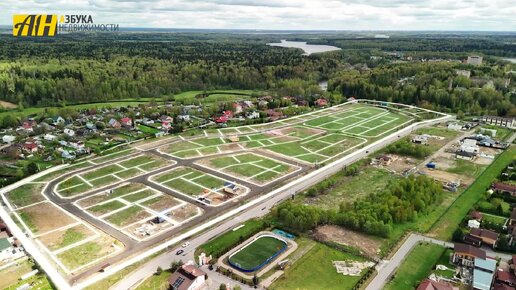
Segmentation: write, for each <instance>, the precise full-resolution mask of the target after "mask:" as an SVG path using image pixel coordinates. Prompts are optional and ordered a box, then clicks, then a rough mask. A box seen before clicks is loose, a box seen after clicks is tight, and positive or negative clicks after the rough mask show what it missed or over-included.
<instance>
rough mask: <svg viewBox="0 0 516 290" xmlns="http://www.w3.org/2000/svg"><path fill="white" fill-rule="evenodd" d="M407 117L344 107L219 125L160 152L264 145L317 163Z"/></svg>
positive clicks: (196, 153) (205, 152)
mask: <svg viewBox="0 0 516 290" xmlns="http://www.w3.org/2000/svg"><path fill="white" fill-rule="evenodd" d="M411 120H412V118H411V117H410V116H408V115H404V114H400V113H395V112H393V111H389V110H387V109H383V108H378V107H371V106H363V105H346V106H341V107H332V108H330V109H328V110H325V111H320V112H313V113H309V114H305V115H300V116H295V117H292V118H290V119H287V120H280V121H277V122H272V123H268V124H260V125H251V126H243V127H238V128H223V129H219V130H218V133H219V135H218V136H217V137H213V136H209V137H207V136H204V137H198V138H193V139H189V140H182V141H179V142H174V143H172V144H169V145H165V146H162V147H161V148H160V151H162V152H164V153H166V154H170V155H172V156H175V157H178V158H194V157H203V156H209V155H213V154H219V153H226V152H238V151H244V150H252V149H264V150H268V151H270V152H274V153H275V154H281V155H283V156H284V157H287V158H291V159H293V160H295V161H298V162H306V163H311V164H313V163H322V162H326V161H329V160H332V159H335V158H336V157H338V156H340V155H343V154H345V153H347V152H350V151H351V150H352V149H354V148H356V147H357V146H361V145H363V144H365V143H367V142H368V141H369V140H370V139H375V138H378V137H380V136H382V135H384V134H386V133H389V132H391V131H393V130H395V129H396V128H399V127H402V126H404V125H406V124H408V123H409V122H411ZM287 121H288V122H287ZM236 129H238V130H236Z"/></svg>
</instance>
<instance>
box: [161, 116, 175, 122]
mask: <svg viewBox="0 0 516 290" xmlns="http://www.w3.org/2000/svg"><path fill="white" fill-rule="evenodd" d="M159 121H160V122H161V123H163V122H168V123H174V118H172V117H170V116H167V115H161V116H160V117H159Z"/></svg>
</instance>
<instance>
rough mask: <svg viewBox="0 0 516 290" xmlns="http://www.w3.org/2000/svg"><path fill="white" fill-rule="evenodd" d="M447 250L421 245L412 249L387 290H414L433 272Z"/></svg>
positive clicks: (437, 246) (430, 245) (386, 287)
mask: <svg viewBox="0 0 516 290" xmlns="http://www.w3.org/2000/svg"><path fill="white" fill-rule="evenodd" d="M444 252H445V248H444V247H442V246H439V245H435V244H419V245H417V246H415V247H414V249H412V252H410V254H409V255H408V256H407V258H406V260H405V261H404V262H403V263H402V264H401V266H400V267H399V268H398V270H397V271H396V273H395V274H394V277H393V279H392V280H391V281H390V282H389V283H388V284H387V285H386V286H385V288H384V289H385V290H413V289H415V288H417V286H418V285H419V283H420V282H421V281H422V280H423V279H425V278H426V277H427V276H428V275H429V274H430V272H431V270H432V268H433V267H434V265H435V264H436V263H437V262H438V261H439V259H440V258H441V257H442V256H443V254H444Z"/></svg>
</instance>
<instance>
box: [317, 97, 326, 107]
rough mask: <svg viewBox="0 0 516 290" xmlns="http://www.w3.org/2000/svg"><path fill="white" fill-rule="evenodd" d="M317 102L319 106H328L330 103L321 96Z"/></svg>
mask: <svg viewBox="0 0 516 290" xmlns="http://www.w3.org/2000/svg"><path fill="white" fill-rule="evenodd" d="M315 104H316V105H317V106H319V107H326V106H327V105H328V101H327V100H326V99H323V98H319V99H317V100H316V101H315Z"/></svg>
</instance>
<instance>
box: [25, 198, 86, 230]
mask: <svg viewBox="0 0 516 290" xmlns="http://www.w3.org/2000/svg"><path fill="white" fill-rule="evenodd" d="M15 214H16V215H17V216H18V217H19V219H20V220H21V221H22V223H23V224H24V225H25V226H26V228H27V229H28V230H29V231H30V232H31V233H32V235H33V236H35V235H43V234H45V233H47V232H50V231H53V230H56V229H60V228H64V227H67V226H71V225H75V224H79V222H78V221H77V220H75V219H74V218H72V217H71V216H70V215H68V214H67V213H65V212H64V211H63V210H61V209H60V208H58V207H57V206H55V205H54V204H52V203H50V202H48V201H47V202H43V203H38V204H36V205H32V206H28V207H24V208H22V209H19V210H17V211H15Z"/></svg>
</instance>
